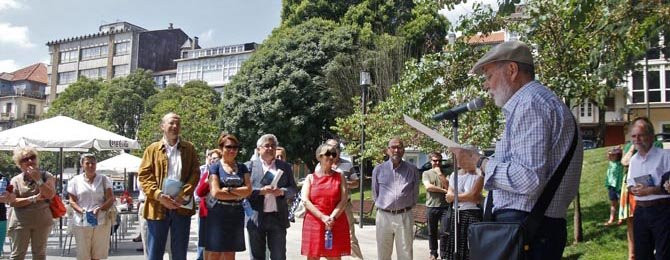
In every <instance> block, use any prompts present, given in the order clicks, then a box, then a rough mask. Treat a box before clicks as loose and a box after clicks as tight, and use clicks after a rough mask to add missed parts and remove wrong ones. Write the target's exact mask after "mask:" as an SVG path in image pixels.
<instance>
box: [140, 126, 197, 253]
mask: <svg viewBox="0 0 670 260" xmlns="http://www.w3.org/2000/svg"><path fill="white" fill-rule="evenodd" d="M180 124H181V122H180V117H179V115H177V114H175V113H168V114H166V115H165V116H163V118H162V120H161V124H160V129H161V131H162V132H163V138H162V139H161V140H159V141H157V142H154V143H152V144H151V145H149V146H148V147H147V148H146V150H144V156H143V157H142V163H141V164H140V169H139V171H138V173H137V174H138V177H139V181H140V183H141V185H142V191H144V193H145V194H146V196H147V198H146V200H145V202H144V203H145V205H144V210H143V212H142V215H143V216H144V218H145V219H146V220H147V243H146V245H147V246H146V248H145V250H146V251H147V259H150V260H159V259H163V254H164V253H165V245H166V242H167V236H168V231H169V232H170V234H171V236H170V237H171V239H170V240H171V241H170V247H171V250H172V257H173V259H174V260H185V259H186V250H187V248H188V238H189V234H190V226H191V216H192V215H193V214H195V207H194V203H193V197H192V194H193V191H194V190H195V186H196V184H197V182H198V178H199V177H200V170H199V168H198V167H199V166H200V164H199V163H198V157H197V154H196V152H195V148H194V147H193V144H191V143H190V142H187V141H184V140H180V138H179V133H180V130H181V125H180Z"/></svg>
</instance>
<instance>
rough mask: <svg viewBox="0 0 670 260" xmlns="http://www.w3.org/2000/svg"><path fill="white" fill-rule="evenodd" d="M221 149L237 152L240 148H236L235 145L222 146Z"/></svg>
mask: <svg viewBox="0 0 670 260" xmlns="http://www.w3.org/2000/svg"><path fill="white" fill-rule="evenodd" d="M223 148H226V149H228V150H237V149H239V148H240V147H239V146H237V145H224V146H223Z"/></svg>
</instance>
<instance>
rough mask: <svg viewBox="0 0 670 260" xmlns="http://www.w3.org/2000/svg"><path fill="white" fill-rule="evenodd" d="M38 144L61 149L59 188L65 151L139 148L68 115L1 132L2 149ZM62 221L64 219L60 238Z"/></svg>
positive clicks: (45, 148)
mask: <svg viewBox="0 0 670 260" xmlns="http://www.w3.org/2000/svg"><path fill="white" fill-rule="evenodd" d="M27 146H31V147H35V148H36V149H37V150H40V151H59V152H60V162H59V164H60V180H59V185H58V187H59V189H60V188H62V185H63V151H80V152H81V151H88V150H89V149H91V148H95V149H97V150H99V151H102V150H126V149H140V144H139V143H138V142H137V141H136V140H133V139H130V138H127V137H124V136H122V135H118V134H116V133H112V132H110V131H107V130H104V129H102V128H99V127H96V126H94V125H89V124H86V123H83V122H80V121H77V120H74V119H72V118H69V117H66V116H56V117H52V118H49V119H44V120H41V121H38V122H35V123H31V124H27V125H22V126H19V127H15V128H11V129H7V130H5V131H1V132H0V150H14V149H15V148H16V147H27ZM62 225H63V223H62V219H61V232H60V233H61V238H59V241H61V240H62V229H63V226H62Z"/></svg>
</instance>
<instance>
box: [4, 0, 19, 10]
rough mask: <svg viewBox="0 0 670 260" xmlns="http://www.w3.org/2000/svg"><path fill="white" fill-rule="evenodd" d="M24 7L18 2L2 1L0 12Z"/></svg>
mask: <svg viewBox="0 0 670 260" xmlns="http://www.w3.org/2000/svg"><path fill="white" fill-rule="evenodd" d="M21 7H23V5H22V4H21V3H19V1H17V0H0V11H3V10H9V9H18V8H21Z"/></svg>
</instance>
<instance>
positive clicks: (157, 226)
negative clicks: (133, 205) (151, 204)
mask: <svg viewBox="0 0 670 260" xmlns="http://www.w3.org/2000/svg"><path fill="white" fill-rule="evenodd" d="M190 229H191V216H182V215H179V214H177V212H176V211H175V210H167V212H166V214H165V219H162V220H149V219H147V248H146V250H147V259H149V260H162V259H163V254H165V243H166V242H167V235H168V230H169V231H170V234H171V235H170V239H171V241H170V250H171V251H172V259H173V260H186V250H187V249H188V239H189V235H190Z"/></svg>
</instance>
